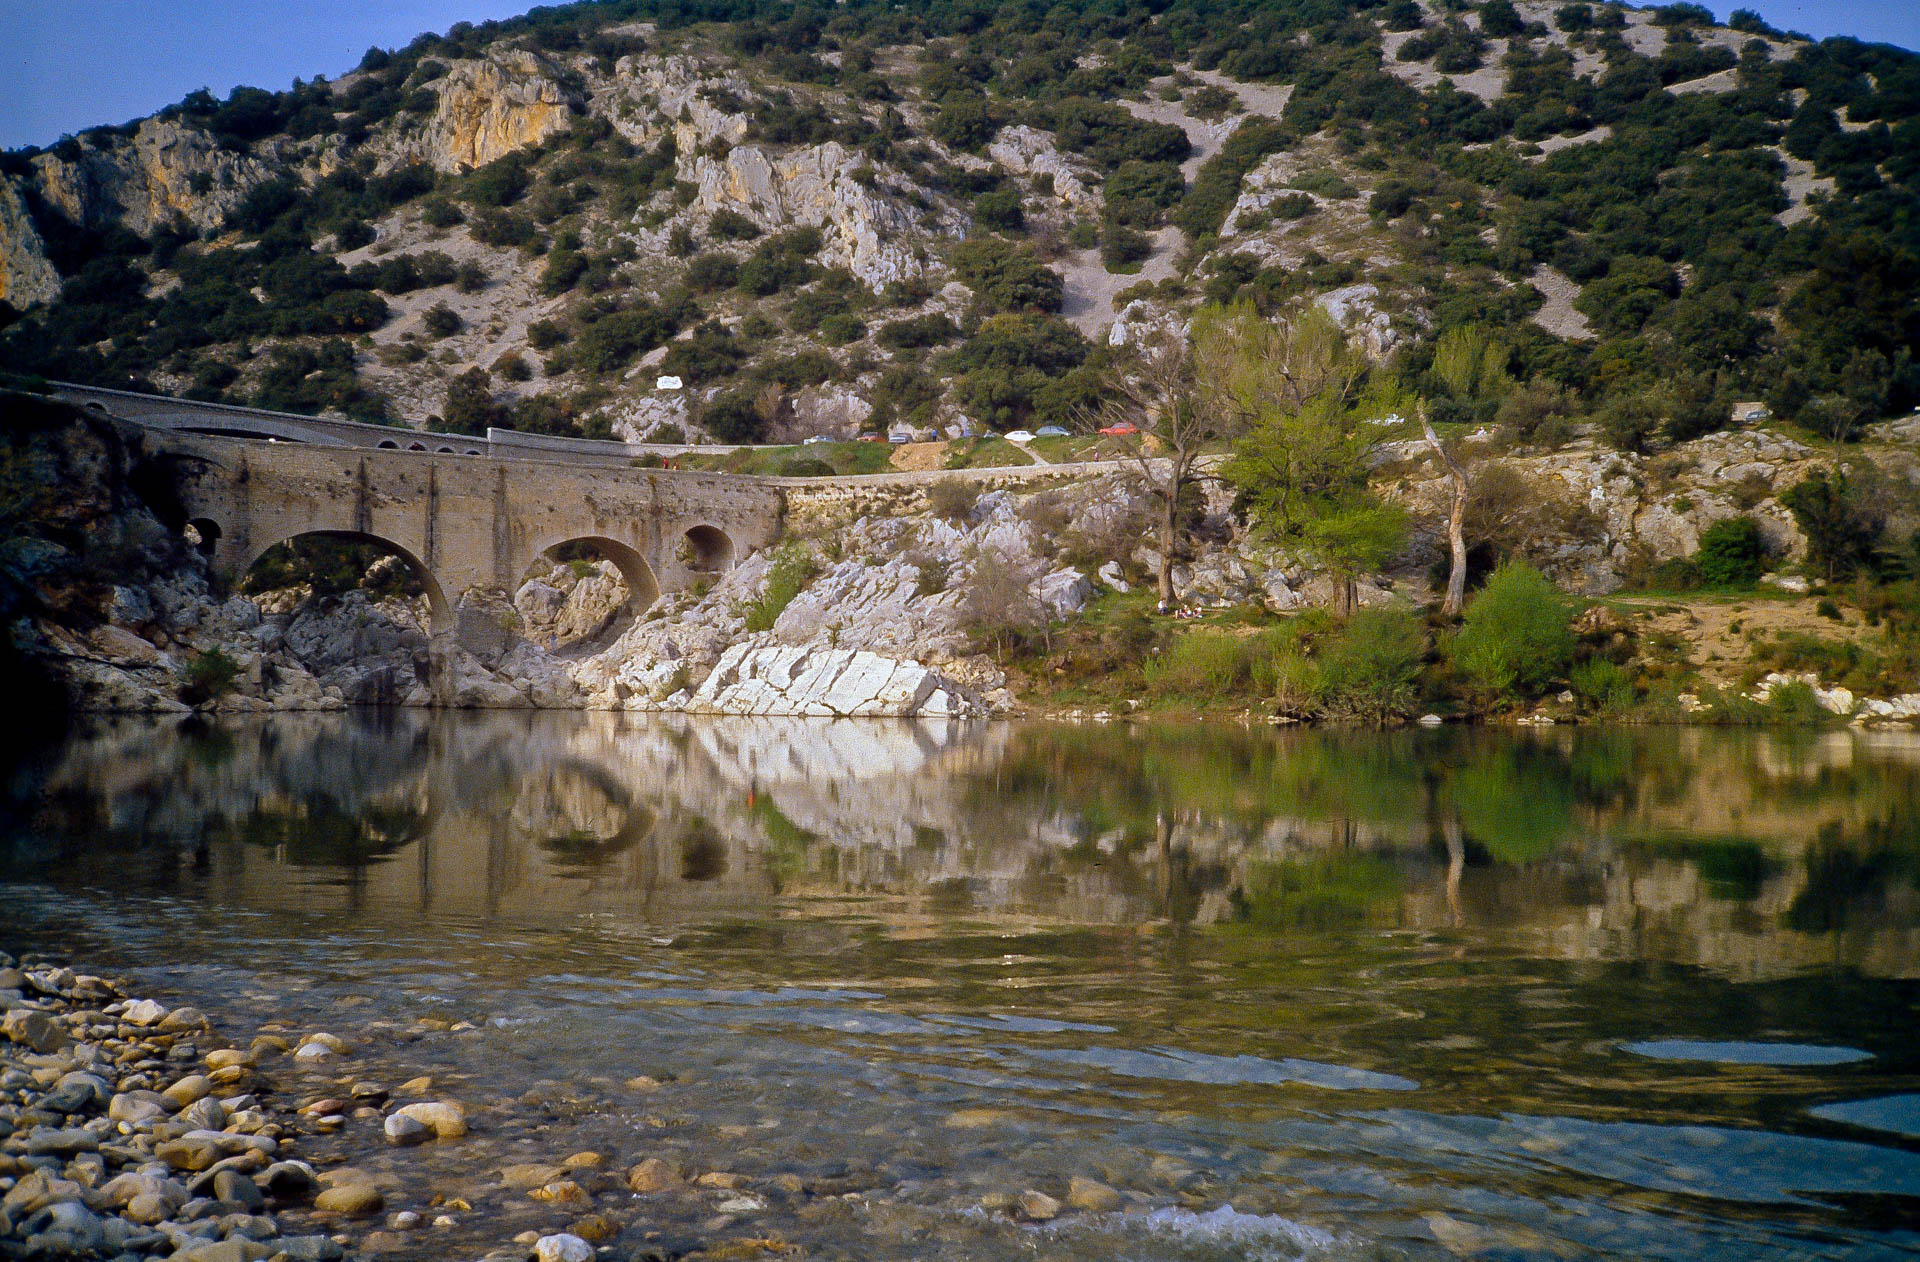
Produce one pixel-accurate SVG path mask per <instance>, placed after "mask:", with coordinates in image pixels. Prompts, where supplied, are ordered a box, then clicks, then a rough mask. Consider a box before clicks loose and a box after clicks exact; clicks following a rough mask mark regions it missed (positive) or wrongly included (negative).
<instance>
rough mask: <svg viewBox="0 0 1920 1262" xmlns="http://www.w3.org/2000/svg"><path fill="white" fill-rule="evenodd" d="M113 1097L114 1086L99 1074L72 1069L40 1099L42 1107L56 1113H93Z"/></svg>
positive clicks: (61, 1076)
mask: <svg viewBox="0 0 1920 1262" xmlns="http://www.w3.org/2000/svg"><path fill="white" fill-rule="evenodd" d="M112 1098H113V1088H112V1087H110V1086H108V1085H107V1080H106V1079H104V1078H102V1077H100V1076H99V1075H98V1074H91V1073H86V1072H84V1071H82V1070H78V1069H76V1070H72V1071H70V1072H68V1073H64V1074H62V1075H60V1078H59V1080H58V1081H57V1082H55V1083H54V1084H53V1090H52V1091H50V1092H48V1093H47V1094H46V1095H45V1096H43V1097H42V1098H41V1100H40V1107H41V1108H43V1109H47V1110H49V1111H50V1112H54V1113H65V1114H68V1115H69V1116H71V1115H73V1114H75V1113H92V1112H94V1111H96V1110H98V1109H100V1108H102V1107H104V1106H105V1105H106V1104H107V1102H108V1101H109V1100H111V1099H112Z"/></svg>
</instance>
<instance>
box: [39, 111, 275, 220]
mask: <svg viewBox="0 0 1920 1262" xmlns="http://www.w3.org/2000/svg"><path fill="white" fill-rule="evenodd" d="M275 158H276V152H275V151H271V150H269V151H266V152H263V153H261V154H259V155H255V154H248V153H236V152H234V151H233V150H231V149H227V148H224V147H222V146H221V144H220V142H219V141H218V140H216V139H215V138H214V137H213V136H212V135H211V134H210V133H208V132H205V131H203V130H201V129H200V128H198V127H192V126H189V125H187V124H186V123H182V122H180V121H178V120H177V119H169V118H149V119H146V120H144V121H143V122H141V124H140V126H139V128H138V129H136V130H135V132H134V133H133V135H132V136H131V137H127V138H120V139H115V140H114V141H112V142H110V143H108V144H106V145H104V146H103V145H100V144H97V143H96V142H94V141H92V140H82V141H81V142H80V153H79V155H78V156H77V157H75V158H72V159H71V160H69V159H68V158H63V157H61V156H60V155H59V154H58V153H56V152H53V151H49V152H46V153H42V154H38V155H36V156H35V157H34V159H33V180H34V186H35V189H36V190H37V191H38V192H39V194H40V196H41V197H42V198H44V199H45V200H46V202H47V205H48V206H50V207H52V208H53V209H54V210H55V211H57V212H58V213H59V214H61V215H63V216H65V217H66V218H67V219H68V220H70V221H71V222H73V223H75V224H80V225H83V226H86V227H100V226H103V225H107V224H119V225H121V226H123V227H126V228H131V229H132V230H133V231H135V232H138V233H141V234H142V235H144V234H147V233H150V232H152V231H153V230H154V229H155V228H157V227H161V226H163V225H166V224H170V223H172V222H173V221H174V220H175V219H176V218H178V219H185V220H186V221H187V222H188V223H189V224H191V225H193V227H195V228H197V229H201V230H204V229H207V228H215V227H218V226H219V225H220V224H221V223H222V222H224V221H225V220H226V218H227V216H228V215H229V214H231V213H232V212H233V211H234V210H235V209H236V208H237V207H238V206H239V205H240V203H241V202H242V201H244V200H246V196H247V194H248V193H250V192H252V191H253V190H254V188H256V187H257V186H259V185H261V184H264V183H265V182H266V181H268V180H270V179H272V178H273V177H274V174H275V172H276V171H277V170H279V169H280V166H279V164H278V162H277V161H276V160H275Z"/></svg>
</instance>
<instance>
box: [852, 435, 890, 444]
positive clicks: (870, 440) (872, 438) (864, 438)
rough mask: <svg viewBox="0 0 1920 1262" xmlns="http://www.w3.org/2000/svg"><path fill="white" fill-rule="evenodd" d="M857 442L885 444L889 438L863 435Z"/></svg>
mask: <svg viewBox="0 0 1920 1262" xmlns="http://www.w3.org/2000/svg"><path fill="white" fill-rule="evenodd" d="M855 441H857V442H863V443H884V442H886V441H887V436H886V435H885V434H861V435H860V436H859V437H858V438H857V439H856V440H855Z"/></svg>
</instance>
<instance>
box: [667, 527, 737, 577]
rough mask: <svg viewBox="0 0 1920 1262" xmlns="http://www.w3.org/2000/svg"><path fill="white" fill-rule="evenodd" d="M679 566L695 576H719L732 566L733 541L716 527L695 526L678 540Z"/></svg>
mask: <svg viewBox="0 0 1920 1262" xmlns="http://www.w3.org/2000/svg"><path fill="white" fill-rule="evenodd" d="M678 551H679V556H680V564H681V565H683V566H685V567H686V568H687V569H688V570H689V571H691V572H693V573H695V574H719V573H721V572H722V571H724V570H726V569H728V568H729V567H731V566H732V565H733V540H732V538H730V537H729V536H728V535H727V532H726V531H724V530H721V529H720V528H719V527H717V526H695V527H693V528H692V529H691V530H689V531H687V533H686V534H685V535H684V536H683V537H682V538H681V540H680V547H679V550H678Z"/></svg>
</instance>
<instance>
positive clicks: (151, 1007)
mask: <svg viewBox="0 0 1920 1262" xmlns="http://www.w3.org/2000/svg"><path fill="white" fill-rule="evenodd" d="M166 1015H167V1009H166V1008H165V1007H164V1006H163V1005H161V1004H159V1003H157V1002H155V1001H154V1000H152V999H136V1000H135V1001H134V1002H132V1003H130V1004H128V1005H127V1010H126V1011H125V1012H123V1013H121V1014H120V1017H121V1019H122V1020H124V1021H126V1022H127V1023H129V1024H131V1025H159V1024H160V1022H161V1021H163V1020H165V1019H166Z"/></svg>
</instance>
